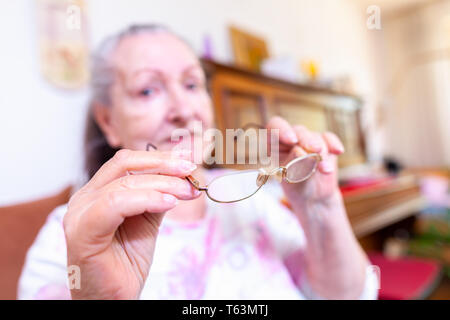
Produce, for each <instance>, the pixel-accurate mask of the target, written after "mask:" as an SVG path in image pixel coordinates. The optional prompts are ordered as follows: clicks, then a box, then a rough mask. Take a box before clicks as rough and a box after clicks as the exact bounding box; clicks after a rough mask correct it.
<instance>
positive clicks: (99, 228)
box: [68, 190, 177, 240]
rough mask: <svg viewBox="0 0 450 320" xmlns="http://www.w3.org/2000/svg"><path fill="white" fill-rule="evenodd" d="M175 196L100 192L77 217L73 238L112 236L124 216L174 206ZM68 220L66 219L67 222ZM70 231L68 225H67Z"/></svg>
mask: <svg viewBox="0 0 450 320" xmlns="http://www.w3.org/2000/svg"><path fill="white" fill-rule="evenodd" d="M176 204H177V199H176V198H175V197H174V196H173V195H171V194H164V193H161V192H158V191H155V190H121V191H114V192H107V193H103V195H102V196H101V197H100V198H99V199H98V200H97V201H96V202H94V204H93V205H92V207H91V208H90V209H89V210H88V211H86V212H85V213H83V214H82V215H81V216H79V218H78V219H77V220H78V221H77V226H76V228H75V230H77V231H78V230H79V231H80V232H81V234H77V235H76V236H75V237H78V239H79V237H82V238H84V237H89V239H97V240H104V239H105V238H112V237H113V236H114V233H115V231H116V230H117V228H118V227H119V226H120V225H121V224H122V222H123V221H124V220H125V218H128V217H132V216H136V215H139V214H143V213H146V212H147V213H151V214H161V213H165V212H166V211H168V210H170V209H172V208H174V207H175V206H176ZM70 223H71V222H70V221H69V224H70ZM68 229H69V230H70V225H68Z"/></svg>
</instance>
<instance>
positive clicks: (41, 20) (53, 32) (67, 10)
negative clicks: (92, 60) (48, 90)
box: [36, 0, 89, 89]
mask: <svg viewBox="0 0 450 320" xmlns="http://www.w3.org/2000/svg"><path fill="white" fill-rule="evenodd" d="M36 11H37V12H36V16H37V42H38V46H39V60H40V68H41V72H42V74H43V76H44V78H45V79H46V80H47V81H49V82H50V83H51V84H53V85H54V86H56V87H59V88H63V89H78V88H81V87H83V86H84V85H86V84H87V81H88V77H89V70H88V59H89V50H88V45H87V42H88V34H87V19H86V4H85V2H84V0H71V1H61V0H36Z"/></svg>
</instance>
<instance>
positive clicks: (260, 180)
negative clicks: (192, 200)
mask: <svg viewBox="0 0 450 320" xmlns="http://www.w3.org/2000/svg"><path fill="white" fill-rule="evenodd" d="M150 147H152V148H154V149H155V150H158V148H157V147H156V146H155V145H153V144H151V143H148V144H147V147H146V150H147V151H149V148H150ZM311 157H315V158H316V159H317V161H316V164H315V166H314V168H313V169H312V170H311V172H310V173H309V174H308V175H307V176H306V177H304V178H303V179H300V180H298V181H292V180H290V179H289V178H288V177H287V171H288V170H289V167H290V166H292V165H293V164H295V163H297V162H300V161H302V160H304V159H307V158H311ZM320 161H322V156H321V155H320V154H318V153H308V154H306V155H304V156H301V157H298V158H295V159H292V160H291V161H289V163H288V164H287V165H285V166H279V167H278V168H275V169H273V170H271V171H270V172H267V171H266V170H265V169H264V168H260V169H259V170H256V169H253V170H242V171H238V172H233V173H228V174H225V175H221V176H219V177H215V178H214V179H212V180H211V181H210V182H209V183H208V184H207V185H205V186H201V185H200V182H199V181H198V180H197V179H195V178H194V177H193V176H192V175H189V176H187V177H186V180H187V181H189V183H190V184H191V185H192V186H193V187H194V188H195V189H196V190H198V191H205V193H206V195H207V196H208V198H209V199H210V200H212V201H214V202H218V203H234V202H239V201H242V200H245V199H248V198H250V197H251V196H253V195H254V194H255V193H256V192H258V191H259V189H261V187H262V186H263V185H264V184H266V182H267V181H268V180H269V178H270V177H271V176H275V177H278V179H279V181H280V182H281V181H282V180H285V181H286V182H288V183H300V182H303V181H305V180H307V179H309V178H310V177H311V176H312V175H313V174H314V172H316V170H317V166H318V164H319V162H320ZM254 171H259V175H258V177H257V178H256V184H257V186H258V188H257V189H256V190H255V192H253V193H252V194H250V195H248V196H247V197H245V198H241V199H238V200H231V201H221V200H217V199H215V198H214V197H212V196H211V195H210V194H209V192H208V187H209V185H211V184H212V183H213V182H214V181H215V180H216V179H219V178H223V177H226V176H230V175H234V174H243V173H246V172H254Z"/></svg>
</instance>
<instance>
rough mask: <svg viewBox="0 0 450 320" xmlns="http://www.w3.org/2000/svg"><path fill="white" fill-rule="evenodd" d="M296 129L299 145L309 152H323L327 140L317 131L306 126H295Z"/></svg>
mask: <svg viewBox="0 0 450 320" xmlns="http://www.w3.org/2000/svg"><path fill="white" fill-rule="evenodd" d="M294 131H295V133H296V134H297V138H298V141H299V145H300V146H301V147H302V148H303V149H305V150H307V151H309V152H317V153H319V152H321V151H322V152H323V151H324V146H325V142H324V141H323V139H322V138H321V137H320V135H319V134H318V133H316V132H312V131H310V130H308V129H307V128H306V127H305V126H302V125H297V126H294Z"/></svg>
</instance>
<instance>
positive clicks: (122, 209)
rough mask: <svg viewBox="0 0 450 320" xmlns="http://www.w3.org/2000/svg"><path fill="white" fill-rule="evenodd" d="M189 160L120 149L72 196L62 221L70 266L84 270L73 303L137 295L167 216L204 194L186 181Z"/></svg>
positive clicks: (190, 166) (189, 164)
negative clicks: (181, 202)
mask: <svg viewBox="0 0 450 320" xmlns="http://www.w3.org/2000/svg"><path fill="white" fill-rule="evenodd" d="M190 158H191V155H190V154H187V155H182V154H180V155H179V156H175V157H174V155H173V153H169V152H158V151H154V152H146V151H130V150H121V151H119V152H118V153H117V154H116V155H115V156H114V157H113V158H112V159H111V160H109V161H108V162H107V163H105V164H104V165H103V166H102V167H101V168H100V169H99V171H98V172H97V173H96V174H95V176H94V177H93V178H92V179H91V180H90V181H89V182H88V183H87V184H86V185H85V186H84V187H83V188H81V189H80V190H79V191H78V192H77V193H76V194H74V196H73V197H72V198H71V199H70V201H69V205H68V211H67V213H66V215H65V217H64V232H65V235H66V243H67V259H68V265H69V266H70V265H77V266H78V267H79V268H80V271H81V275H80V280H81V281H80V282H81V288H80V289H76V288H75V289H72V291H71V294H72V298H73V299H137V298H138V297H139V295H140V292H141V290H142V288H143V286H144V283H145V280H146V278H147V276H148V272H149V269H150V266H151V263H152V259H153V252H154V249H155V241H156V237H157V235H158V228H159V226H160V223H161V221H162V219H163V216H164V213H165V212H166V211H168V210H170V209H172V208H174V207H175V206H176V205H177V199H181V200H189V199H194V198H197V197H198V196H199V195H200V193H199V192H197V191H196V190H195V189H193V188H192V187H191V185H190V183H189V182H188V181H187V180H186V179H184V177H185V176H187V175H189V174H190V173H191V172H192V171H193V170H194V169H195V165H194V164H193V163H192V162H191V161H190V160H188V159H190ZM133 172H134V173H136V172H139V173H141V174H130V173H133Z"/></svg>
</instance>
